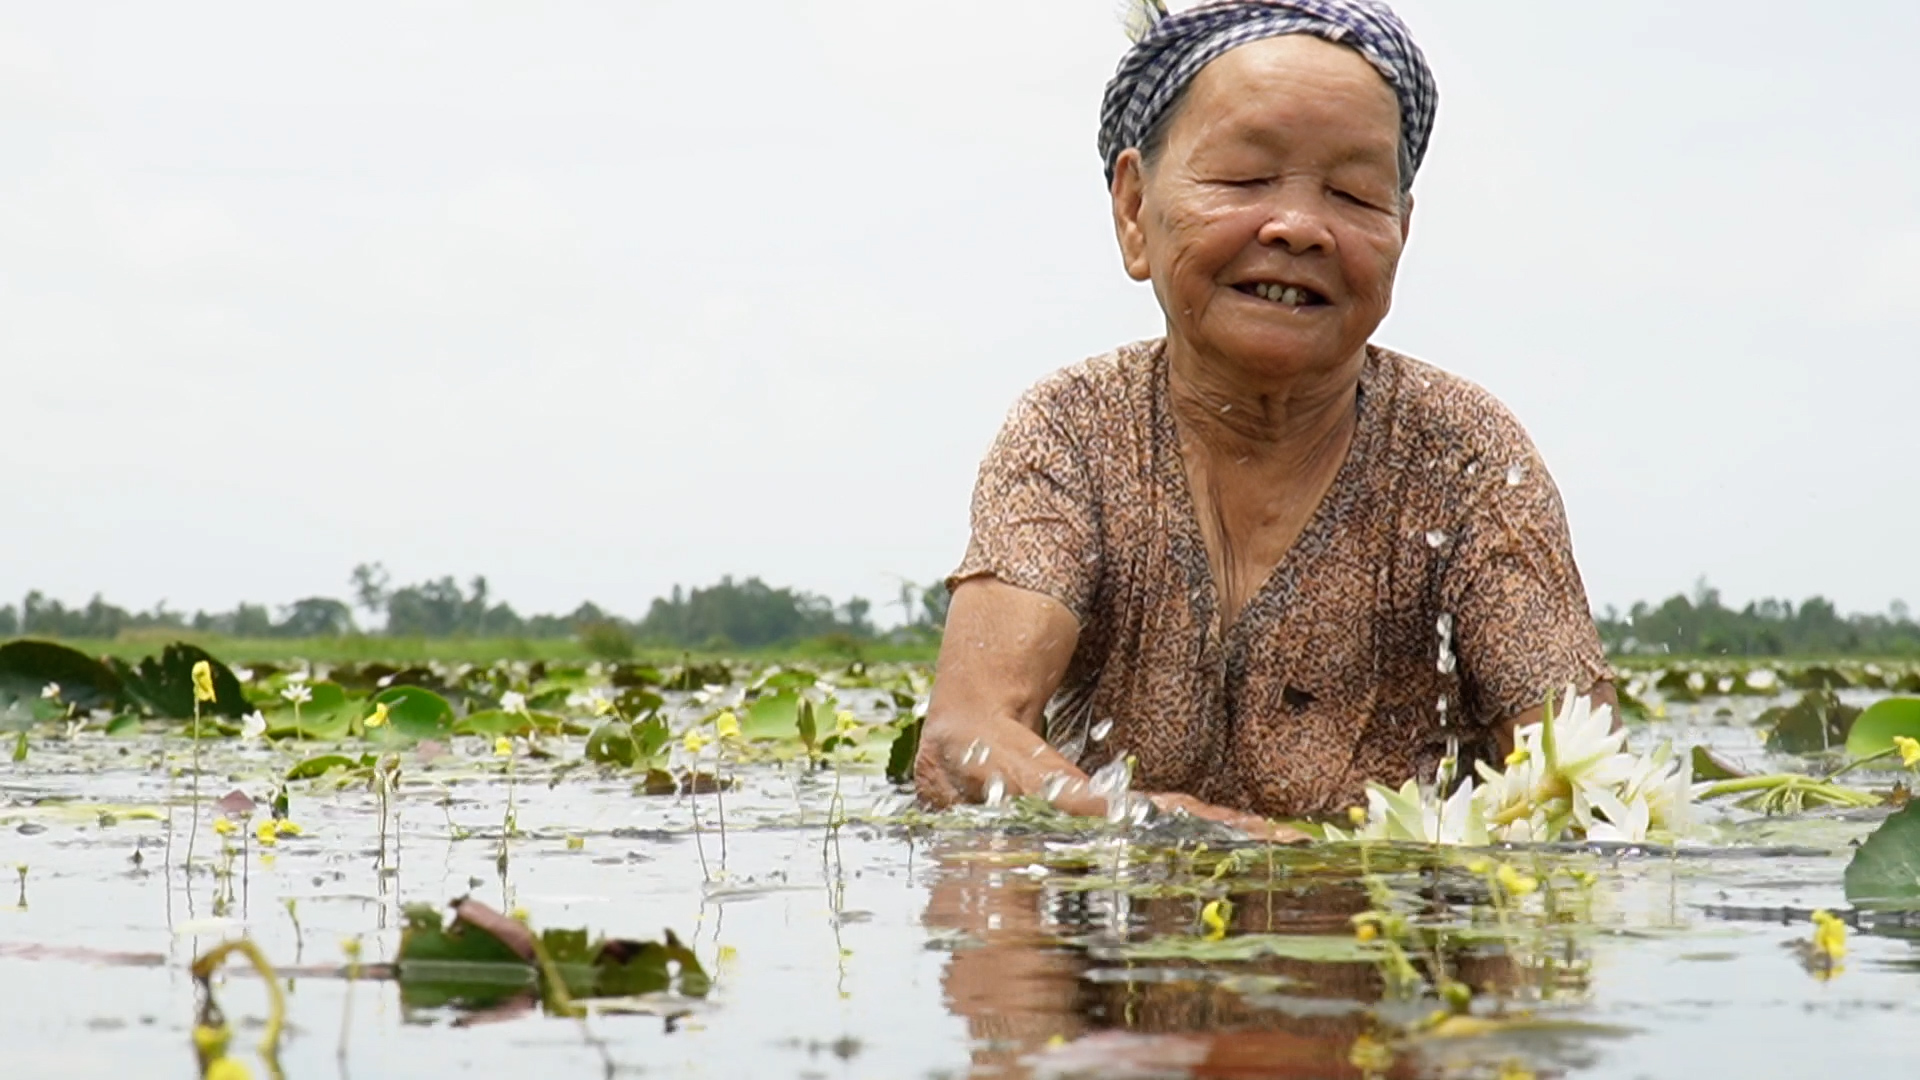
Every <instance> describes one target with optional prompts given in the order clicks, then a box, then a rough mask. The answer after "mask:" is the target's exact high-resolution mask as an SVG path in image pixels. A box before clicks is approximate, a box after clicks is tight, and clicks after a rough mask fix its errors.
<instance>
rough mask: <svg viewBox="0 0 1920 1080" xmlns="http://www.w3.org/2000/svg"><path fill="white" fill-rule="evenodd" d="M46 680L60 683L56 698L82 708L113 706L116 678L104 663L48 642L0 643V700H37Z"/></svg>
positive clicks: (117, 689) (119, 695) (119, 692)
mask: <svg viewBox="0 0 1920 1080" xmlns="http://www.w3.org/2000/svg"><path fill="white" fill-rule="evenodd" d="M48 683H59V684H60V700H61V701H63V702H66V703H67V704H70V705H73V706H75V707H76V708H79V709H81V710H82V711H85V710H88V709H112V708H117V707H118V706H119V704H120V702H121V700H122V693H123V688H122V686H121V684H120V677H119V676H118V675H115V674H114V673H113V671H112V670H111V669H110V668H108V667H107V665H105V664H103V663H101V662H100V661H98V660H95V659H94V658H93V657H91V656H88V655H87V654H86V653H83V652H80V651H78V650H76V649H69V648H67V647H66V646H65V645H55V644H54V643H53V642H51V641H9V642H7V643H6V644H5V645H0V703H4V702H7V701H15V700H19V701H38V700H39V699H40V691H41V690H43V689H45V688H46V685H47V684H48Z"/></svg>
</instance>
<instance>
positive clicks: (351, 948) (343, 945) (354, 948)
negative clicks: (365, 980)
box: [340, 937, 360, 960]
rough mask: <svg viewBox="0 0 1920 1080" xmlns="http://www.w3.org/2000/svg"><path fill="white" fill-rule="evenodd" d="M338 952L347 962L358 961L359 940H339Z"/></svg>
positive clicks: (353, 938)
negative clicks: (344, 956) (342, 954)
mask: <svg viewBox="0 0 1920 1080" xmlns="http://www.w3.org/2000/svg"><path fill="white" fill-rule="evenodd" d="M340 951H341V952H342V953H344V954H345V955H346V958H347V959H349V960H358V959H360V939H359V938H357V937H350V938H341V939H340Z"/></svg>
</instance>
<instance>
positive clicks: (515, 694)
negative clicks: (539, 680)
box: [500, 690, 527, 713]
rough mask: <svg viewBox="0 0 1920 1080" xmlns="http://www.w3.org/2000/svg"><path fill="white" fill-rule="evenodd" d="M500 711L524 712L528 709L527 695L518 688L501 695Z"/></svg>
mask: <svg viewBox="0 0 1920 1080" xmlns="http://www.w3.org/2000/svg"><path fill="white" fill-rule="evenodd" d="M500 711H501V712H510V713H524V712H526V711H527V695H525V694H523V693H521V692H520V691H518V690H509V691H507V692H506V693H504V694H501V695H500Z"/></svg>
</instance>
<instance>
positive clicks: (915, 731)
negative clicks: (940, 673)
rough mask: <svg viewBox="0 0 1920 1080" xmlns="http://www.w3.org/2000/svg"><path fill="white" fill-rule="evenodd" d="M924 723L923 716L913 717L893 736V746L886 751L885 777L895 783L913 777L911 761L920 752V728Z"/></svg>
mask: <svg viewBox="0 0 1920 1080" xmlns="http://www.w3.org/2000/svg"><path fill="white" fill-rule="evenodd" d="M925 724H926V718H925V717H920V718H918V719H915V720H914V721H913V722H912V723H910V724H907V725H906V726H905V727H902V728H901V729H900V734H898V735H895V736H894V737H893V748H892V749H891V750H890V751H888V753H887V779H889V780H891V781H893V782H894V783H896V784H904V783H906V782H907V781H909V780H912V779H913V761H914V758H916V757H917V756H919V754H920V729H921V728H922V727H923V726H924V725H925Z"/></svg>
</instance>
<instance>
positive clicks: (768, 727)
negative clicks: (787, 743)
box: [740, 690, 800, 739]
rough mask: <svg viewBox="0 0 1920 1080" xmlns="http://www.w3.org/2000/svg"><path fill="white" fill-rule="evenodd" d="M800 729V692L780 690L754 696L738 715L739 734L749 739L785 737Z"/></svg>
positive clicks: (790, 736) (791, 735)
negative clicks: (758, 696) (750, 702)
mask: <svg viewBox="0 0 1920 1080" xmlns="http://www.w3.org/2000/svg"><path fill="white" fill-rule="evenodd" d="M799 730H800V692H799V691H797V690H782V691H780V692H779V693H775V694H768V695H765V696H764V697H760V698H756V699H755V700H754V701H753V703H752V704H750V705H748V706H747V711H746V715H744V716H742V717H740V734H741V735H743V736H745V737H746V738H749V739H787V738H792V737H793V736H794V735H795V734H796V733H797V732H798V731H799Z"/></svg>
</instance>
